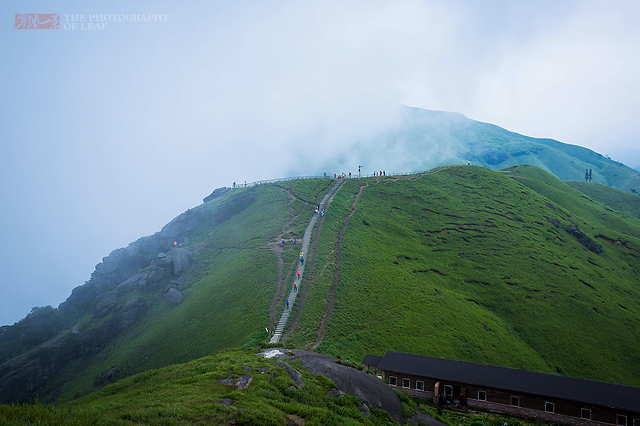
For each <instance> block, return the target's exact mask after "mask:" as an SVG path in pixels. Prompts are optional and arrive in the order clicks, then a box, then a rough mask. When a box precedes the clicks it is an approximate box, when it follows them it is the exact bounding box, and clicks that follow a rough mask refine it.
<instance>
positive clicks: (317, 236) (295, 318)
mask: <svg viewBox="0 0 640 426" xmlns="http://www.w3.org/2000/svg"><path fill="white" fill-rule="evenodd" d="M343 184H344V181H343V182H342V184H341V185H340V186H339V187H338V188H337V189H336V190H335V192H334V193H333V195H331V197H330V198H329V199H328V200H327V202H326V203H325V207H326V208H327V209H328V208H329V206H330V205H331V202H332V201H333V198H334V197H335V196H336V194H337V193H338V191H340V188H342V185H343ZM323 223H324V217H321V218H320V220H319V221H318V227H317V228H316V233H315V236H314V238H313V245H312V246H311V260H310V261H309V271H308V272H307V277H311V276H312V273H313V270H314V268H315V266H316V253H317V250H318V241H319V239H320V230H321V229H322V224H323ZM311 285H313V281H309V282H308V283H307V285H305V286H304V287H303V288H302V290H301V291H300V295H299V297H300V301H299V302H298V303H299V304H300V305H299V307H298V309H297V310H296V313H295V315H294V316H293V319H292V320H291V324H290V325H289V327H288V328H287V332H286V333H285V334H284V335H283V336H282V340H286V339H288V338H289V336H290V335H291V333H292V332H293V331H294V330H295V328H296V327H297V326H298V320H299V319H300V315H301V313H302V310H303V308H304V303H305V301H306V300H307V288H309V287H310V286H311Z"/></svg>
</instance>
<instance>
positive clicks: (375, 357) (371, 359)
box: [362, 355, 382, 367]
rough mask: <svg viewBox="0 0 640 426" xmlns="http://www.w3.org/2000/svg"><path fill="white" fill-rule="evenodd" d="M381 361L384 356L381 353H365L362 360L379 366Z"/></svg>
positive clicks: (366, 363)
mask: <svg viewBox="0 0 640 426" xmlns="http://www.w3.org/2000/svg"><path fill="white" fill-rule="evenodd" d="M380 361H382V357H381V356H380V355H365V356H364V359H363V360H362V364H364V365H373V366H374V367H377V366H378V364H380Z"/></svg>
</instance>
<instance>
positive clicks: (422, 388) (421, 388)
mask: <svg viewBox="0 0 640 426" xmlns="http://www.w3.org/2000/svg"><path fill="white" fill-rule="evenodd" d="M416 389H417V390H419V391H423V390H424V382H416ZM633 426H640V425H633Z"/></svg>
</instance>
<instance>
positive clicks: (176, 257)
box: [173, 248, 193, 276]
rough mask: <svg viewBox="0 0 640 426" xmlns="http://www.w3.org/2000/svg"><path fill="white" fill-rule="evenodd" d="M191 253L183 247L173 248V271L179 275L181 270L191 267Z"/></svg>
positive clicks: (184, 270) (185, 270)
mask: <svg viewBox="0 0 640 426" xmlns="http://www.w3.org/2000/svg"><path fill="white" fill-rule="evenodd" d="M192 257H193V253H191V252H190V251H189V250H185V249H183V248H175V249H173V273H174V274H175V275H176V276H179V275H180V274H182V273H183V272H187V271H188V270H189V268H190V267H191V258H192Z"/></svg>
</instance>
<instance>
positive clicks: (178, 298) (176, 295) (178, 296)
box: [164, 287, 184, 305]
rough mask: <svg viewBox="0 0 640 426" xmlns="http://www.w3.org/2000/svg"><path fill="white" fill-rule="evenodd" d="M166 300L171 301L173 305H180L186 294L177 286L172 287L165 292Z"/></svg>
mask: <svg viewBox="0 0 640 426" xmlns="http://www.w3.org/2000/svg"><path fill="white" fill-rule="evenodd" d="M164 300H166V301H167V302H169V303H171V304H172V305H179V304H181V303H182V301H183V300H184V296H183V295H182V292H181V291H180V290H178V289H176V288H175V287H171V288H170V289H169V291H167V292H166V293H165V294H164Z"/></svg>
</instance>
